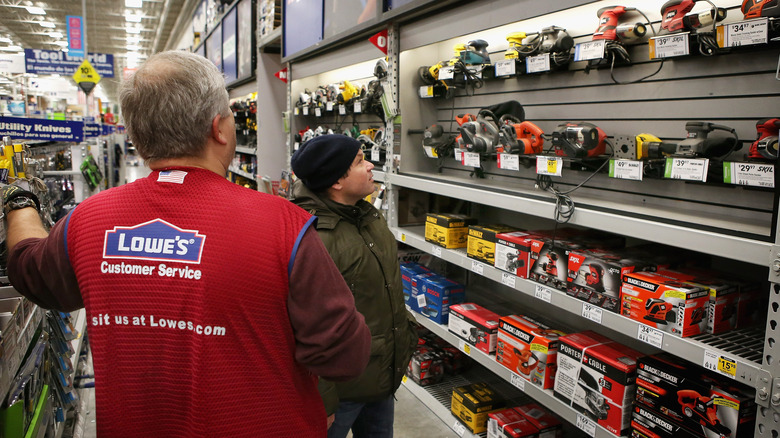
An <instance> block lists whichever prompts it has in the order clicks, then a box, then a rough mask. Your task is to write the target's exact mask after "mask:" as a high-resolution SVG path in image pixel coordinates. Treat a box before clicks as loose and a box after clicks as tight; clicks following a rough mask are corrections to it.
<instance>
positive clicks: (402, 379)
mask: <svg viewBox="0 0 780 438" xmlns="http://www.w3.org/2000/svg"><path fill="white" fill-rule="evenodd" d="M401 381H402V382H404V383H406V374H404V375H403V376H402V377H401Z"/></svg>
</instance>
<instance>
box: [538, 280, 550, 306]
mask: <svg viewBox="0 0 780 438" xmlns="http://www.w3.org/2000/svg"><path fill="white" fill-rule="evenodd" d="M534 296H535V297H536V298H539V299H540V300H542V301H544V302H545V303H549V302H551V301H552V289H550V288H548V287H547V286H542V285H541V284H537V285H536V289H534Z"/></svg>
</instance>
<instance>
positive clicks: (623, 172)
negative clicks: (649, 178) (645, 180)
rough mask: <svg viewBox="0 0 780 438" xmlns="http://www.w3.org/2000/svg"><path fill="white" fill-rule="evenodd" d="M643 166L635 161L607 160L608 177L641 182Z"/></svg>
mask: <svg viewBox="0 0 780 438" xmlns="http://www.w3.org/2000/svg"><path fill="white" fill-rule="evenodd" d="M643 169H644V164H643V163H642V162H641V161H636V160H622V159H617V160H609V177H610V178H618V179H630V180H634V181H642V173H643Z"/></svg>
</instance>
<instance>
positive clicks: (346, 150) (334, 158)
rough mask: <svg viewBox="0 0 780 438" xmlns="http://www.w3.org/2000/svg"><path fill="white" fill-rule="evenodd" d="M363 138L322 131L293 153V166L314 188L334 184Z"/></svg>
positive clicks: (305, 183)
mask: <svg viewBox="0 0 780 438" xmlns="http://www.w3.org/2000/svg"><path fill="white" fill-rule="evenodd" d="M359 150H360V142H359V141H357V140H355V139H354V138H352V137H347V136H346V135H341V134H332V135H320V136H319V137H314V138H312V139H311V140H309V141H307V142H306V143H304V144H303V145H301V147H300V148H298V150H297V151H295V153H294V154H293V156H292V159H291V160H290V164H291V165H292V170H293V172H295V176H297V177H298V178H299V179H300V180H301V181H303V184H304V185H305V186H306V187H308V188H309V189H310V190H312V191H314V192H319V191H322V190H325V189H327V188H328V187H330V186H332V185H333V184H334V183H335V182H336V181H338V180H339V178H341V177H342V176H344V174H345V173H347V170H349V168H350V167H351V166H352V162H353V161H355V156H357V153H358V151H359Z"/></svg>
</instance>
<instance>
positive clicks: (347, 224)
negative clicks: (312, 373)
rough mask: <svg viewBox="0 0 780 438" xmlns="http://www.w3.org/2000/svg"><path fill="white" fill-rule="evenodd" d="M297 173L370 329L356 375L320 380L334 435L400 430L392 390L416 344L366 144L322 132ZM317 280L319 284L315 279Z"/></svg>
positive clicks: (298, 158)
mask: <svg viewBox="0 0 780 438" xmlns="http://www.w3.org/2000/svg"><path fill="white" fill-rule="evenodd" d="M291 164H292V169H293V172H295V175H296V176H297V177H298V181H296V182H295V183H294V184H293V192H292V193H293V197H294V200H293V202H295V203H296V204H297V205H299V206H300V207H302V208H303V209H304V210H307V211H308V212H309V213H311V214H313V215H316V216H317V217H318V221H317V232H318V234H319V236H320V238H321V239H322V241H323V243H324V244H325V247H326V248H327V250H328V252H329V253H330V256H331V257H332V258H333V261H334V262H335V263H336V266H337V267H338V268H339V270H340V271H341V275H342V276H344V280H346V282H347V284H348V285H349V287H350V289H351V290H352V294H353V295H354V296H355V306H356V307H357V310H358V311H359V312H360V313H362V314H363V316H364V317H365V320H366V324H368V327H369V329H370V330H371V336H372V340H371V358H370V360H369V363H368V367H366V370H365V372H363V374H362V375H361V376H360V377H358V378H357V379H354V380H351V381H349V382H339V383H333V382H328V381H326V380H324V379H320V395H322V398H323V401H324V403H325V410H326V411H327V413H328V415H329V416H330V415H332V414H335V420H333V419H332V418H329V421H333V424H332V425H331V427H330V428H329V429H328V437H329V438H343V437H346V436H347V433H348V432H349V431H350V430H352V434H353V436H354V437H355V438H364V437H371V438H385V437H392V436H393V409H394V404H393V394H395V391H396V390H397V389H398V386H399V385H400V384H401V378H402V377H403V374H404V371H405V370H406V367H407V365H408V364H409V359H410V358H411V355H412V352H413V350H414V347H415V345H416V344H417V334H416V332H415V330H414V322H413V319H412V317H411V316H410V315H409V313H408V312H407V310H406V306H405V305H404V299H403V291H402V286H401V272H400V267H399V264H398V253H397V252H398V251H397V245H396V241H395V238H394V236H393V234H392V233H391V232H390V229H389V228H388V227H387V222H385V220H384V218H383V217H382V214H381V213H380V212H379V211H378V210H377V209H376V208H374V206H373V205H371V203H369V202H367V201H366V200H364V198H365V197H366V196H368V195H370V194H371V193H372V192H373V191H374V179H373V175H372V173H371V169H373V168H374V165H373V164H371V162H369V161H368V160H366V159H365V158H364V157H363V151H361V149H360V143H359V142H358V141H357V140H355V139H353V138H350V137H347V136H344V135H323V136H319V137H315V138H313V139H311V140H309V141H308V142H306V143H304V144H303V145H302V146H301V147H300V148H299V149H298V151H296V152H295V154H294V155H293V156H292V161H291ZM312 286H314V287H316V285H312Z"/></svg>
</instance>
